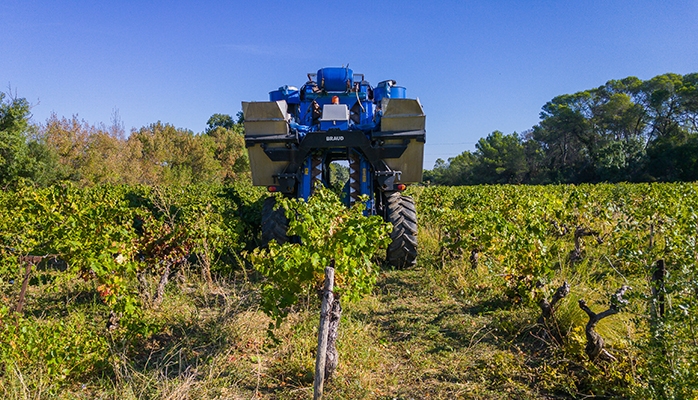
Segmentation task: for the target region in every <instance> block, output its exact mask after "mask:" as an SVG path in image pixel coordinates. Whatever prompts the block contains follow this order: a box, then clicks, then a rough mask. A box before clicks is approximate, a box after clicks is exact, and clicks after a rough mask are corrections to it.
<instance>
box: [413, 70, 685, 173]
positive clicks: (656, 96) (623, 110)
mask: <svg viewBox="0 0 698 400" xmlns="http://www.w3.org/2000/svg"><path fill="white" fill-rule="evenodd" d="M696 76H698V74H695V73H693V74H687V75H684V76H681V75H678V74H664V75H658V76H656V77H654V78H652V79H650V80H648V81H641V80H639V79H638V78H636V77H628V78H625V79H621V80H611V81H608V82H606V84H605V85H603V86H600V87H598V88H595V89H591V90H585V91H581V92H577V93H574V94H564V95H560V96H556V97H555V98H553V99H552V100H550V101H549V102H547V103H546V104H545V105H543V107H542V112H541V114H540V122H539V123H538V124H537V125H536V126H534V127H533V128H532V129H531V130H530V131H528V132H526V133H525V134H524V135H523V137H521V138H518V137H517V135H516V134H512V135H502V134H501V132H497V131H495V132H493V133H491V134H490V135H488V136H487V137H486V138H483V139H480V140H479V141H478V143H477V145H476V148H477V150H476V151H475V152H469V151H466V152H464V153H463V154H461V155H459V156H457V157H454V158H451V159H449V160H448V161H443V160H438V161H437V164H436V165H435V166H434V169H433V171H430V172H429V173H427V174H425V180H429V181H431V182H432V183H438V184H444V185H463V184H465V185H472V184H480V183H519V182H521V183H533V184H538V183H582V182H587V183H595V182H624V181H631V182H633V181H634V182H646V181H650V182H651V181H694V180H696V179H698V173H697V172H696V171H698V158H697V157H698V156H696V154H698V151H697V147H696V143H698V125H697V124H696V121H697V120H698V89H697V88H698V84H697V83H696V81H698V78H697V77H696Z"/></svg>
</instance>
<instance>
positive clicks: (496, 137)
mask: <svg viewBox="0 0 698 400" xmlns="http://www.w3.org/2000/svg"><path fill="white" fill-rule="evenodd" d="M475 148H476V149H477V150H476V151H475V156H476V158H477V160H478V163H477V165H476V166H475V168H474V175H475V180H476V181H478V182H479V183H521V182H522V181H523V179H524V177H525V175H526V173H527V172H528V165H527V164H526V158H525V152H524V147H523V144H522V143H521V139H519V135H518V134H517V133H516V132H514V133H512V134H510V135H504V134H503V133H502V132H500V131H494V132H492V133H490V134H489V135H487V137H486V138H484V139H480V140H479V141H478V142H477V144H476V145H475Z"/></svg>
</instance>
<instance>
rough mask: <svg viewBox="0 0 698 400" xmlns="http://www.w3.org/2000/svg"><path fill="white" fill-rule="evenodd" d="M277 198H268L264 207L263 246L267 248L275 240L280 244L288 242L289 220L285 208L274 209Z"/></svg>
mask: <svg viewBox="0 0 698 400" xmlns="http://www.w3.org/2000/svg"><path fill="white" fill-rule="evenodd" d="M275 204H276V198H275V197H268V198H267V199H266V200H264V204H263V205H262V246H263V247H267V246H268V245H269V242H270V241H271V240H272V239H273V240H276V242H277V243H278V244H284V243H286V242H288V233H287V232H288V219H287V218H286V214H284V209H283V208H277V209H276V210H275V209H274V205H275Z"/></svg>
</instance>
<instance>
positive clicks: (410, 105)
mask: <svg viewBox="0 0 698 400" xmlns="http://www.w3.org/2000/svg"><path fill="white" fill-rule="evenodd" d="M381 107H382V109H383V117H382V118H381V130H382V131H385V132H391V131H416V130H423V129H424V128H425V126H426V115H424V110H423V109H422V105H421V104H420V103H419V100H418V99H383V102H382V104H381Z"/></svg>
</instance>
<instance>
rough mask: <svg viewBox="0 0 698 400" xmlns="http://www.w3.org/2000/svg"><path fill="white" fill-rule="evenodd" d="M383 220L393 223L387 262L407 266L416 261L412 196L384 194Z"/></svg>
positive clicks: (396, 266)
mask: <svg viewBox="0 0 698 400" xmlns="http://www.w3.org/2000/svg"><path fill="white" fill-rule="evenodd" d="M384 218H385V220H386V221H387V222H390V223H392V224H393V232H392V233H391V234H390V239H391V242H390V245H389V246H388V253H387V258H388V263H389V264H390V265H392V266H393V267H395V268H407V267H411V266H414V265H415V264H416V263H417V209H416V208H415V206H414V200H413V199H412V197H409V196H403V195H402V193H400V192H392V193H386V194H385V217H384Z"/></svg>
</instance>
